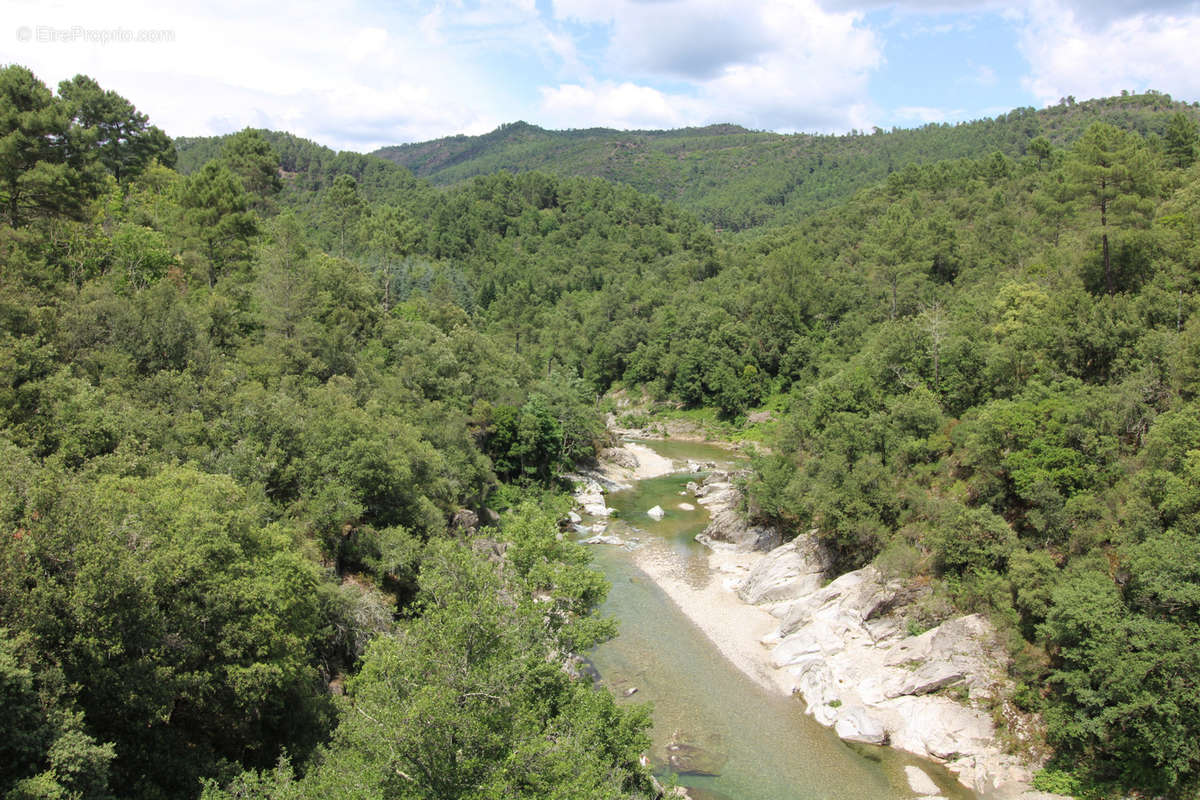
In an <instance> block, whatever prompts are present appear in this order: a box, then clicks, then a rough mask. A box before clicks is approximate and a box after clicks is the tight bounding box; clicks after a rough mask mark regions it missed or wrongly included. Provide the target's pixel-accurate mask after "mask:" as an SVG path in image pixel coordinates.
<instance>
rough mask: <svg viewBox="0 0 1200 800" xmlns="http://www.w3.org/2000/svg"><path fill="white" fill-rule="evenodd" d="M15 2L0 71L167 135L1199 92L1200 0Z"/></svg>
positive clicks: (913, 112) (887, 117)
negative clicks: (78, 81) (126, 110)
mask: <svg viewBox="0 0 1200 800" xmlns="http://www.w3.org/2000/svg"><path fill="white" fill-rule="evenodd" d="M101 6H103V7H101ZM281 9H284V10H281ZM0 10H2V11H0V19H3V20H5V21H6V22H5V25H7V26H8V27H9V28H10V29H9V30H7V31H5V30H4V29H3V27H0V62H3V63H19V64H24V65H27V66H29V67H30V68H32V69H33V70H34V72H35V73H37V74H38V76H39V77H41V78H42V79H43V80H44V81H45V82H46V83H48V84H51V85H54V84H57V82H58V81H60V80H63V79H64V78H68V77H71V76H73V75H75V74H77V73H84V74H88V75H91V76H92V77H94V78H96V79H97V80H98V81H100V83H101V84H102V85H103V86H105V87H108V88H113V89H116V90H117V91H119V92H121V93H122V94H124V95H125V96H126V97H128V98H129V99H130V100H132V101H133V102H134V103H135V104H136V105H137V106H138V107H139V108H140V109H142V110H143V111H145V112H146V113H148V114H149V115H150V117H151V119H152V120H153V121H154V122H156V123H157V124H159V125H161V126H162V127H164V128H165V129H166V130H167V132H168V133H170V134H171V135H174V136H184V135H206V134H214V133H224V132H228V131H232V130H237V129H240V128H242V127H245V126H247V125H252V126H258V127H270V128H276V129H282V130H289V131H292V132H294V133H297V134H300V135H302V136H307V137H309V138H312V139H315V140H317V141H319V142H321V143H324V144H328V145H330V146H332V147H337V148H340V149H352V150H359V151H366V150H371V149H373V148H375V147H378V146H380V145H385V144H395V143H400V142H408V141H418V140H423V139H430V138H435V137H438V136H445V135H450V134H455V133H469V134H474V133H483V132H486V131H488V130H491V129H493V128H495V127H496V126H497V125H498V124H500V123H502V122H510V121H513V120H517V119H524V120H526V121H528V122H532V123H535V124H538V125H542V126H544V127H549V128H581V127H591V126H595V125H604V126H611V127H617V128H667V127H680V126H685V125H704V124H709V123H714V122H734V123H738V124H741V125H745V126H746V127H749V128H755V129H769V130H778V131H809V132H844V131H848V130H850V129H852V128H857V129H860V130H869V129H870V128H871V127H872V126H876V125H878V126H880V127H883V128H891V127H893V126H900V127H910V126H914V125H921V124H924V123H926V122H955V121H959V120H966V119H975V118H979V117H981V116H992V115H994V114H997V113H1002V112H1004V111H1007V110H1009V109H1012V108H1014V107H1017V106H1035V107H1036V106H1043V105H1046V104H1048V103H1054V102H1056V101H1057V100H1058V99H1059V98H1060V97H1064V96H1066V95H1074V96H1075V97H1077V98H1079V99H1084V98H1088V97H1095V96H1100V95H1107V94H1117V93H1119V92H1120V91H1121V90H1122V89H1129V90H1135V91H1140V90H1144V89H1146V88H1154V89H1158V90H1161V91H1166V92H1169V93H1171V94H1172V95H1173V96H1175V97H1177V98H1180V99H1186V100H1197V99H1200V47H1198V46H1197V45H1196V43H1197V42H1200V5H1198V4H1197V3H1196V2H1178V1H1177V0H1146V1H1145V2H1131V1H1130V0H1095V1H1094V2H1085V0H1020V2H1016V3H1013V2H1010V3H1003V4H1001V3H997V2H991V0H905V1H903V2H886V1H885V0H740V1H739V2H737V3H730V2H724V1H721V0H496V2H481V0H461V1H459V2H453V1H451V0H445V1H443V0H414V2H360V1H359V0H321V1H317V0H297V2H294V3H291V4H290V5H288V6H280V5H277V4H276V3H268V2H263V1H262V0H216V2H210V3H204V4H200V3H196V2H194V1H193V2H189V3H186V4H185V3H170V2H161V0H132V1H131V2H117V3H106V4H97V3H95V2H94V0H37V2H34V1H33V0H0Z"/></svg>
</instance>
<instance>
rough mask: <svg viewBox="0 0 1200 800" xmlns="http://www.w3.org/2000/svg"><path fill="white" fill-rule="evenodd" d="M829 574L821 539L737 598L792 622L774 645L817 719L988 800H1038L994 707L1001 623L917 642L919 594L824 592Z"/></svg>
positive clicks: (943, 630)
mask: <svg viewBox="0 0 1200 800" xmlns="http://www.w3.org/2000/svg"><path fill="white" fill-rule="evenodd" d="M715 521H716V520H715V519H714V522H715ZM829 566H830V559H829V557H828V554H827V553H826V552H825V550H824V548H823V547H822V546H821V545H820V542H819V541H817V538H816V536H815V535H813V534H812V533H810V534H809V535H806V536H801V537H798V538H797V539H796V540H794V541H792V542H788V543H787V544H784V545H781V546H779V547H776V548H775V549H774V550H772V551H771V552H770V553H768V554H767V555H766V556H764V557H762V558H761V559H760V560H759V561H758V562H757V564H756V565H755V566H754V568H753V569H752V570H751V571H750V574H749V575H748V576H747V577H746V578H744V579H743V580H742V581H741V583H740V585H739V586H738V587H737V592H738V595H739V596H740V597H741V598H742V599H743V600H744V601H746V602H749V603H754V604H759V605H764V606H766V607H767V608H768V609H769V611H770V613H771V614H773V615H774V616H775V617H777V618H778V619H779V620H780V622H779V627H778V629H777V630H776V631H775V632H774V633H773V634H771V635H769V636H768V637H766V639H764V641H763V643H764V644H765V645H767V646H768V647H771V648H772V649H771V662H772V664H773V666H775V667H776V668H777V669H780V670H784V671H786V673H787V674H788V675H790V676H791V680H792V682H793V686H794V689H793V691H794V693H796V694H799V695H800V697H802V698H803V700H804V702H805V704H806V706H807V710H808V712H809V713H810V714H812V715H813V716H814V717H815V718H816V719H817V720H818V721H819V722H821V723H822V724H824V725H830V726H833V728H834V729H835V730H836V731H837V734H838V736H840V737H841V738H843V739H847V740H849V741H855V742H865V743H868V744H890V745H891V746H892V747H896V748H899V749H901V750H906V751H908V752H911V753H915V754H917V755H919V756H923V757H926V758H930V759H933V760H935V761H938V762H941V763H944V764H945V765H946V766H947V768H948V769H949V770H950V771H951V772H954V773H955V774H956V775H957V776H958V777H959V779H960V780H961V781H962V782H963V783H964V784H966V785H967V786H968V787H970V788H972V789H974V790H975V791H977V792H980V793H981V794H985V795H987V796H989V797H997V798H1018V797H1026V798H1031V797H1034V796H1035V795H1034V794H1031V793H1030V794H1026V792H1027V791H1028V788H1029V782H1030V780H1031V777H1032V775H1031V772H1030V770H1029V768H1028V766H1027V765H1025V764H1023V763H1022V762H1021V761H1020V759H1018V758H1017V757H1015V756H1012V755H1008V754H1006V753H1004V752H1003V751H1002V750H1001V748H1000V747H999V745H998V744H997V741H996V732H995V729H994V726H993V724H992V719H991V716H990V714H989V713H988V712H987V710H986V709H985V707H984V706H985V704H986V703H987V702H988V701H989V700H990V699H991V698H993V697H994V696H995V695H996V692H997V691H998V690H999V688H1000V687H1001V686H1002V685H1003V684H1004V682H1005V681H1006V677H1005V673H1004V666H1005V664H1004V661H1003V656H1001V655H1000V654H1001V653H1003V650H1002V648H1000V647H999V645H998V643H997V642H996V633H995V631H994V630H993V629H992V627H991V625H990V623H988V621H987V620H986V619H985V618H984V617H982V616H980V615H977V614H972V615H969V616H964V617H959V618H957V619H952V620H949V621H947V622H945V623H943V624H941V625H939V626H938V627H936V628H933V629H932V630H929V631H925V632H924V633H922V634H920V635H919V636H912V635H909V633H908V632H907V629H906V625H905V624H904V619H903V610H904V609H905V608H906V607H907V606H908V605H910V604H911V603H912V601H913V600H914V598H915V597H916V595H917V594H918V593H917V592H916V591H914V590H913V589H911V588H908V587H906V586H905V585H904V584H903V583H901V582H899V581H892V580H888V579H887V578H886V577H885V576H883V575H882V574H881V573H880V572H879V570H878V569H876V568H875V567H865V568H863V569H860V570H855V571H853V572H848V573H846V574H844V575H842V576H840V577H838V578H837V579H836V580H834V581H832V582H830V583H829V584H827V585H825V586H822V585H821V582H822V580H823V576H824V574H825V572H826V570H827V569H828V568H829ZM922 788H926V789H927V788H928V787H927V786H923V787H922Z"/></svg>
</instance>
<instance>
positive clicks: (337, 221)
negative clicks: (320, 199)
mask: <svg viewBox="0 0 1200 800" xmlns="http://www.w3.org/2000/svg"><path fill="white" fill-rule="evenodd" d="M325 208H326V213H328V214H329V217H330V219H331V220H332V221H333V224H334V225H335V226H336V228H337V232H338V255H340V256H345V255H346V231H347V230H349V229H350V228H351V226H353V225H354V223H355V222H357V221H358V218H359V217H360V216H361V215H362V212H363V199H362V196H361V195H360V194H359V193H358V181H356V180H354V178H353V177H351V176H350V175H338V176H337V177H336V178H334V180H333V185H332V186H330V187H329V191H328V192H326V194H325Z"/></svg>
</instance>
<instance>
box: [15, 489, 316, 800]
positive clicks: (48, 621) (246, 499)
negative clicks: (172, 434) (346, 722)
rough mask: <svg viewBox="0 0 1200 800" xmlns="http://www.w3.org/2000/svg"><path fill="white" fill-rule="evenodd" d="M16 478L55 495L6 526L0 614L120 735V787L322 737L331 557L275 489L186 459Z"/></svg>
mask: <svg viewBox="0 0 1200 800" xmlns="http://www.w3.org/2000/svg"><path fill="white" fill-rule="evenodd" d="M6 479H7V481H6ZM15 480H20V481H23V482H26V483H28V484H32V486H31V487H28V488H24V487H10V486H4V485H0V498H3V499H5V500H8V501H10V502H11V501H12V500H13V499H18V502H20V501H19V498H20V497H21V492H22V491H30V489H32V491H33V492H35V493H36V494H37V495H38V496H39V497H41V498H43V499H42V500H40V501H39V502H38V504H37V505H38V507H37V508H26V509H24V510H23V511H22V509H20V507H19V506H18V507H17V508H16V509H15V511H16V514H17V520H18V522H17V525H18V527H19V529H20V530H21V531H23V532H24V533H23V534H22V535H21V536H20V537H17V538H15V539H14V538H12V537H10V536H8V535H5V536H3V537H0V618H2V619H4V620H5V622H6V624H8V625H10V626H11V629H12V630H13V632H14V633H15V634H16V635H17V636H18V637H21V636H26V637H29V639H30V642H31V644H32V645H33V646H35V647H36V648H37V651H36V652H37V660H36V663H37V664H39V665H40V667H41V668H43V669H47V670H49V669H50V668H57V669H61V670H62V676H61V678H60V679H59V685H61V686H63V687H71V688H70V691H71V692H72V693H74V694H75V699H76V701H77V702H78V706H79V708H80V710H81V711H82V712H83V714H84V719H85V720H86V729H87V730H88V731H89V732H91V733H92V734H93V735H95V736H98V738H99V739H100V740H101V741H108V742H112V743H113V746H114V747H115V755H116V758H115V760H114V761H113V773H112V774H113V786H112V788H113V789H114V790H115V792H116V793H117V794H118V795H119V796H133V795H140V796H143V797H146V796H185V795H187V794H188V793H189V792H191V791H193V789H194V787H195V785H196V780H197V778H198V777H199V776H200V775H211V774H214V773H215V772H216V771H218V770H219V769H221V766H222V764H227V763H229V762H234V763H239V762H240V763H243V764H245V765H247V766H260V767H261V766H266V765H268V764H270V763H272V762H273V761H274V760H275V758H276V757H277V755H278V748H279V747H280V746H281V745H283V744H284V743H289V744H291V745H292V746H293V747H296V746H297V745H301V743H302V742H304V741H305V740H306V739H307V740H308V744H309V745H311V744H312V743H313V737H314V736H316V735H319V733H318V731H319V728H320V720H321V714H322V701H321V699H320V694H319V684H318V682H317V675H316V672H315V670H314V669H313V667H312V666H311V662H310V659H311V653H312V652H313V650H314V649H315V648H316V647H317V645H318V643H319V641H320V640H319V634H320V628H321V625H322V622H323V621H322V619H321V617H320V611H319V608H318V605H317V598H316V591H315V590H316V586H317V582H318V572H317V567H316V565H315V564H313V563H312V562H311V561H310V560H308V559H307V558H306V557H305V556H303V555H301V554H300V553H299V552H296V551H295V550H294V549H292V548H293V546H294V545H293V537H292V532H291V531H288V530H287V529H285V528H284V527H282V526H280V525H277V524H275V525H273V524H271V523H270V522H269V521H268V516H269V510H268V508H267V507H266V505H265V504H264V503H263V501H262V499H261V498H260V497H255V496H254V494H253V493H248V492H246V491H244V490H243V489H241V488H239V487H238V486H237V485H236V484H235V483H234V482H233V480H232V479H230V478H229V477H227V476H218V475H207V474H204V473H200V472H197V471H196V470H194V469H190V468H182V467H171V468H167V469H164V470H162V471H160V472H158V473H157V474H155V475H153V476H151V477H148V478H112V477H108V478H103V479H99V480H95V481H94V482H92V481H88V480H86V479H82V480H80V479H74V480H67V481H63V480H61V479H59V476H55V475H52V474H49V473H45V474H42V475H39V476H33V477H32V478H31V477H30V476H28V475H23V476H5V477H4V478H0V481H4V482H8V483H12V482H13V481H15ZM13 489H17V491H13ZM13 512H14V509H13V508H12V507H11V506H8V505H7V503H6V507H3V508H0V514H4V515H5V516H6V517H9V515H10V514H13ZM0 662H3V658H0ZM3 669H4V668H3V664H2V663H0V672H2V671H3ZM44 677H46V678H52V677H53V676H51V675H49V674H48V673H47V674H46V675H45V676H44ZM0 679H2V678H0ZM16 679H17V680H18V681H19V682H20V681H23V680H24V679H23V678H22V677H21V676H20V674H19V673H18V674H17V675H16ZM21 691H23V690H21V689H20V687H19V686H18V697H19V696H20V692H21ZM297 734H299V736H297ZM76 738H78V737H76ZM68 741H70V740H68ZM66 743H67V742H64V745H65V744H66ZM85 744H86V743H85V742H82V741H78V742H76V744H75V745H72V747H75V748H76V749H80V748H83V749H86V748H84V745H85ZM301 746H302V745H301ZM64 755H65V754H64ZM49 757H50V761H51V765H53V760H54V754H53V752H51V753H50V756H49Z"/></svg>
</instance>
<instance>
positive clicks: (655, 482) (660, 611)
mask: <svg viewBox="0 0 1200 800" xmlns="http://www.w3.org/2000/svg"><path fill="white" fill-rule="evenodd" d="M642 444H646V445H647V446H649V447H652V448H654V449H655V450H656V451H658V452H659V453H661V454H662V455H665V456H667V457H669V458H672V459H675V460H676V461H681V460H686V459H689V458H690V459H694V460H698V461H715V462H717V463H718V464H726V465H730V464H731V462H733V460H734V459H735V458H736V456H735V455H733V454H731V453H730V452H729V451H727V450H723V449H721V448H718V447H715V446H712V445H705V444H697V443H689V442H676V441H650V442H642ZM689 480H697V476H695V475H691V474H687V473H677V474H673V475H669V476H666V477H662V478H654V479H650V480H645V481H641V482H639V483H638V484H637V485H636V486H635V487H634V488H633V489H631V490H628V491H623V492H614V493H612V494H610V495H609V496H608V504H609V505H610V506H612V507H614V508H616V509H617V510H618V512H619V513H618V519H617V520H614V521H613V522H612V523H611V524H610V532H612V533H616V534H617V535H620V536H622V537H623V538H626V539H627V540H629V538H630V537H636V538H637V539H639V540H640V541H639V543H638V544H639V545H641V546H655V547H664V546H665V547H669V548H670V549H671V550H672V551H673V552H674V553H675V555H676V556H678V558H679V559H681V562H682V564H683V566H684V569H685V570H686V574H687V576H688V579H689V581H691V580H695V581H706V580H709V579H710V577H709V574H708V572H709V571H708V565H707V556H706V550H705V548H704V547H703V546H702V545H700V544H698V543H696V542H695V541H694V539H693V537H694V536H695V535H696V534H697V533H698V532H699V531H700V530H702V529H703V528H704V526H705V524H706V523H707V519H708V514H707V512H706V511H705V509H704V508H703V507H702V506H697V508H696V510H694V511H684V510H680V509H679V508H678V505H679V503H681V502H691V503H695V501H694V499H693V498H692V497H691V496H690V495H689V496H686V497H685V496H682V495H681V494H680V492H681V491H683V489H684V486H685V484H686V483H687V482H688V481H689ZM655 505H660V506H662V507H663V509H665V510H666V512H667V513H666V516H665V517H664V518H663V520H662V521H661V522H655V521H654V520H652V519H651V518H650V517H648V516H647V515H646V513H645V512H646V510H647V509H649V508H652V507H653V506H655ZM634 546H637V545H634ZM592 552H593V559H594V561H595V563H596V565H597V566H598V567H599V568H600V569H602V570H603V571H604V573H605V574H606V575H607V576H608V578H609V580H610V581H611V582H612V590H611V591H610V592H609V599H608V601H607V602H606V603H605V605H604V607H603V609H602V612H603V613H604V614H607V615H612V616H614V617H616V618H617V619H618V620H619V624H620V633H619V635H618V636H617V637H616V638H615V639H613V640H612V641H610V642H607V643H605V644H604V645H602V646H600V647H599V648H597V649H596V650H595V651H594V652H592V653H591V654H590V658H591V660H592V662H593V664H594V665H595V667H596V669H597V670H598V671H599V673H600V675H601V678H602V680H603V681H604V683H606V684H608V685H609V686H610V687H612V689H613V690H614V691H615V692H616V694H617V696H618V697H621V696H622V694H623V693H624V692H625V691H626V690H628V689H630V688H634V687H636V689H637V692H636V694H633V695H632V697H630V698H629V699H627V700H622V701H621V702H646V701H649V702H651V703H653V707H654V729H653V737H654V746H653V749H652V751H651V753H650V756H651V759H652V760H653V761H654V763H655V765H656V766H660V765H661V764H663V763H664V759H665V748H666V745H667V743H668V742H669V741H670V740H671V739H672V737H673V736H675V735H676V734H677V732H678V734H681V737H680V738H683V739H686V740H687V741H689V742H691V743H693V744H696V745H698V746H700V747H702V748H704V749H705V750H707V751H710V752H711V753H714V754H717V756H718V757H719V758H724V759H725V760H724V763H723V766H721V768H720V774H719V775H718V776H716V777H708V776H698V775H684V776H681V777H680V779H679V782H680V783H681V784H683V785H685V786H688V787H689V789H694V790H696V791H692V795H693V796H695V797H697V798H699V799H700V800H709V799H710V798H713V799H718V800H719V799H720V798H728V800H876V799H877V800H893V799H894V800H900V799H901V798H903V799H904V800H910V799H911V798H913V797H914V794H913V792H912V791H911V790H910V789H909V788H908V784H907V781H906V780H905V776H904V766H905V765H907V764H919V765H920V766H921V768H922V769H924V770H925V771H926V772H927V773H928V774H929V775H930V776H931V777H932V778H933V779H934V780H935V781H936V782H937V783H938V785H939V786H940V787H941V789H942V793H943V795H944V796H946V797H948V798H951V800H971V798H974V795H973V794H972V793H971V792H969V791H967V790H966V789H965V788H963V787H962V786H961V784H959V783H958V782H957V781H956V780H955V779H954V777H953V776H952V775H950V773H948V772H947V771H945V770H944V769H942V768H940V767H938V766H936V765H933V764H931V763H930V762H927V761H921V760H919V759H916V758H914V757H911V756H908V755H906V754H904V753H900V752H898V751H895V750H891V749H889V748H881V747H870V746H858V745H849V744H846V743H843V742H842V741H841V740H840V739H838V738H837V736H836V735H834V733H833V731H832V730H831V729H828V728H825V727H823V726H821V725H820V724H818V723H817V722H816V721H815V720H813V719H812V718H810V717H809V716H807V715H806V714H805V713H804V708H803V702H802V701H800V700H798V699H794V698H789V697H783V696H780V695H778V694H775V693H772V692H770V691H767V690H766V689H764V688H762V687H760V686H759V685H758V684H757V683H755V682H754V681H753V680H751V679H750V678H748V677H747V676H746V675H744V674H743V673H742V672H740V671H739V670H738V669H737V668H736V667H734V666H733V665H732V664H730V663H729V662H728V661H727V660H725V659H724V658H723V657H722V656H721V654H720V652H719V651H718V650H717V649H716V647H715V646H714V645H713V644H712V643H711V642H710V641H709V640H708V639H707V638H706V637H705V635H704V634H703V633H702V632H701V631H700V629H699V628H697V627H696V626H695V625H693V624H692V622H691V621H690V620H689V619H688V618H687V617H685V616H684V615H683V613H682V612H681V611H680V610H679V609H678V608H677V607H676V606H675V605H674V603H673V602H672V601H671V600H670V598H668V597H667V596H666V594H664V593H663V592H662V591H661V590H660V589H659V588H658V587H657V586H656V585H655V584H654V583H653V582H652V581H650V580H649V579H648V578H647V577H646V576H645V575H644V574H643V573H642V572H641V571H640V570H639V569H638V568H637V567H636V566H634V564H633V558H632V554H631V553H630V552H629V551H628V550H626V549H624V548H621V547H614V546H611V545H600V546H596V547H594V548H592Z"/></svg>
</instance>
